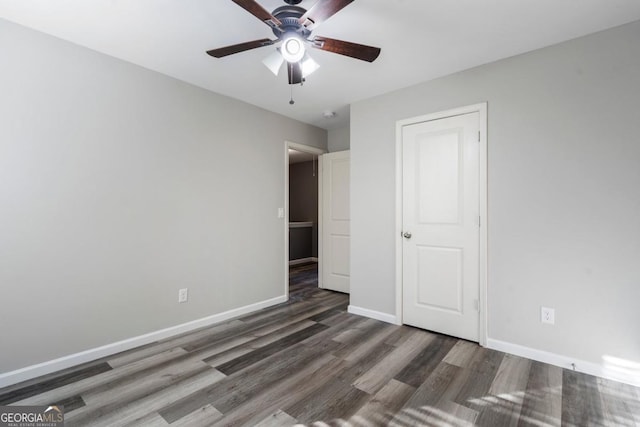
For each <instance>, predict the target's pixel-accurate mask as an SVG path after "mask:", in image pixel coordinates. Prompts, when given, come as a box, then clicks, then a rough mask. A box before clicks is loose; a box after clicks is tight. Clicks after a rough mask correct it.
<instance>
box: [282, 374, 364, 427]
mask: <svg viewBox="0 0 640 427" xmlns="http://www.w3.org/2000/svg"><path fill="white" fill-rule="evenodd" d="M367 400H369V395H368V394H367V393H365V392H363V391H361V390H358V389H357V388H355V387H353V386H352V385H351V384H346V383H344V382H342V381H339V380H334V379H331V380H329V381H328V382H327V383H326V384H325V385H324V386H323V387H321V388H320V389H319V390H316V391H315V392H314V393H312V394H311V395H308V396H307V397H306V398H303V399H301V400H300V401H298V402H296V403H295V404H293V405H290V406H287V407H285V408H283V409H284V411H285V412H286V413H288V414H291V416H293V417H294V418H296V419H298V420H300V422H302V423H307V424H310V423H313V422H316V421H323V422H329V421H331V420H333V419H336V418H340V419H348V418H350V417H351V416H353V415H354V414H355V413H356V412H357V411H358V410H359V409H360V407H361V406H362V405H364V403H365V402H366V401H367Z"/></svg>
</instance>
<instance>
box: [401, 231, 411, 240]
mask: <svg viewBox="0 0 640 427" xmlns="http://www.w3.org/2000/svg"><path fill="white" fill-rule="evenodd" d="M403 236H404V238H405V239H410V238H411V233H409V232H408V231H405V232H404V234H403Z"/></svg>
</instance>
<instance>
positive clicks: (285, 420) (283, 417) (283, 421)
mask: <svg viewBox="0 0 640 427" xmlns="http://www.w3.org/2000/svg"><path fill="white" fill-rule="evenodd" d="M295 424H299V422H298V420H296V419H295V418H293V417H292V416H291V415H289V414H287V413H286V412H284V411H282V410H280V409H278V410H277V411H275V412H274V413H273V414H270V415H268V416H267V417H266V418H264V419H263V420H261V421H259V422H257V423H256V424H255V425H254V427H282V426H293V425H295Z"/></svg>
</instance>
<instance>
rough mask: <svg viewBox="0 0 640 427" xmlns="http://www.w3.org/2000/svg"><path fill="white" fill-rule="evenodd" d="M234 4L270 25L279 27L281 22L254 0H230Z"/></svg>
mask: <svg viewBox="0 0 640 427" xmlns="http://www.w3.org/2000/svg"><path fill="white" fill-rule="evenodd" d="M232 1H233V2H234V3H235V4H237V5H238V6H240V7H242V8H243V9H244V10H246V11H247V12H249V13H250V14H252V15H253V16H255V17H256V18H258V19H259V20H261V21H262V22H264V23H265V24H267V25H268V26H270V27H279V26H280V25H282V22H280V20H279V19H278V18H276V17H275V16H273V15H272V14H270V13H269V12H268V11H267V10H266V9H265V8H264V7H262V6H260V5H259V4H258V3H256V2H255V1H254V0H232Z"/></svg>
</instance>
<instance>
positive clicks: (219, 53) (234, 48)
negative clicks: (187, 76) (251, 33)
mask: <svg viewBox="0 0 640 427" xmlns="http://www.w3.org/2000/svg"><path fill="white" fill-rule="evenodd" d="M276 41H277V40H269V39H260V40H253V41H250V42H244V43H239V44H234V45H231V46H225V47H221V48H218V49H212V50H208V51H207V53H208V54H209V55H211V56H213V57H215V58H222V57H224V56H227V55H233V54H234V53H239V52H244V51H245V50H251V49H255V48H257V47H263V46H269V45H272V44H274V43H275V42H276Z"/></svg>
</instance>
